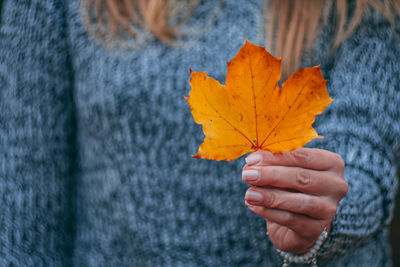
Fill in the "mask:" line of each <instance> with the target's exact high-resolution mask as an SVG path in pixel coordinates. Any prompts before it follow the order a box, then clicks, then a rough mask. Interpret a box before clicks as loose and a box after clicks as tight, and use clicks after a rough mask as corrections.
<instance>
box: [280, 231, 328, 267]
mask: <svg viewBox="0 0 400 267" xmlns="http://www.w3.org/2000/svg"><path fill="white" fill-rule="evenodd" d="M327 237H328V232H327V231H326V227H325V228H324V230H323V231H322V233H321V235H320V236H319V237H318V239H317V241H316V242H315V244H314V246H313V247H312V248H310V250H309V251H308V252H307V253H306V254H303V255H296V254H292V253H288V252H284V251H281V250H279V249H276V250H277V251H278V252H279V254H280V255H281V256H282V257H283V265H282V267H288V266H289V263H290V262H294V263H311V264H312V267H317V252H318V250H319V249H320V248H321V246H322V242H323V241H324V240H325V239H326V238H327Z"/></svg>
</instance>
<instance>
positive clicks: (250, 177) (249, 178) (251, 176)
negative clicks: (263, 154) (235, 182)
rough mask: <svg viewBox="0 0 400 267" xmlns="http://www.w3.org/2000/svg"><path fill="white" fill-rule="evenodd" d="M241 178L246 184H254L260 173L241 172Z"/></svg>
mask: <svg viewBox="0 0 400 267" xmlns="http://www.w3.org/2000/svg"><path fill="white" fill-rule="evenodd" d="M242 178H243V180H244V181H246V182H255V181H257V180H258V178H260V172H259V171H257V170H244V171H243V172H242Z"/></svg>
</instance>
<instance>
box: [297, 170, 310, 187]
mask: <svg viewBox="0 0 400 267" xmlns="http://www.w3.org/2000/svg"><path fill="white" fill-rule="evenodd" d="M296 182H297V184H298V185H299V186H301V187H304V186H308V185H310V183H311V174H310V172H308V171H306V170H300V171H298V172H297V173H296Z"/></svg>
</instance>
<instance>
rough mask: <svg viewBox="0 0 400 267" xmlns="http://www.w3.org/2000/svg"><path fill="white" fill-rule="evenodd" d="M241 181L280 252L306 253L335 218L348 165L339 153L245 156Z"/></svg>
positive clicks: (313, 151)
mask: <svg viewBox="0 0 400 267" xmlns="http://www.w3.org/2000/svg"><path fill="white" fill-rule="evenodd" d="M246 163H247V164H246V165H245V166H244V168H243V174H242V176H243V178H242V179H243V180H244V181H245V182H246V183H248V184H250V185H252V187H251V188H249V189H248V191H247V192H246V195H245V199H246V205H247V206H248V207H249V209H250V210H251V211H253V212H254V213H256V214H258V215H260V216H262V217H263V218H265V220H266V221H267V222H268V223H267V227H268V233H269V237H270V239H271V241H272V243H273V244H274V245H275V247H276V248H278V249H280V250H282V251H286V252H291V253H296V254H302V253H305V252H307V251H308V250H309V248H310V247H312V246H313V245H314V243H315V241H316V240H317V239H318V237H319V235H320V234H321V232H322V231H323V229H324V228H325V227H326V229H327V231H328V232H329V231H330V225H331V222H332V220H333V218H334V217H335V215H336V210H337V207H338V204H339V201H340V200H341V199H342V198H343V197H344V196H345V195H346V193H347V190H348V184H347V182H346V181H345V180H344V178H343V171H344V162H343V160H342V158H341V157H340V156H339V155H338V154H335V153H332V152H330V151H327V150H321V149H311V148H301V149H297V150H294V151H290V152H284V153H282V154H272V153H270V152H268V151H257V152H254V153H252V154H250V155H249V156H248V157H247V158H246Z"/></svg>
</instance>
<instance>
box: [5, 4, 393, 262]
mask: <svg viewBox="0 0 400 267" xmlns="http://www.w3.org/2000/svg"><path fill="white" fill-rule="evenodd" d="M212 2H214V1H204V3H202V4H200V6H199V7H198V8H197V9H196V11H195V13H194V14H193V16H192V18H191V19H190V21H189V22H188V23H187V25H185V27H186V28H187V29H189V30H192V32H193V34H191V35H190V36H189V37H188V39H189V40H192V41H191V42H190V43H189V44H186V45H185V46H183V47H169V46H166V45H164V44H162V43H160V42H159V41H157V40H155V39H153V38H150V39H148V40H147V41H146V42H145V44H144V45H136V46H135V48H134V49H126V48H123V47H119V48H111V49H110V48H107V47H105V46H103V45H101V44H100V43H99V42H97V41H96V40H94V39H93V38H92V37H90V36H89V35H88V34H87V32H86V30H85V26H84V23H83V21H82V16H81V11H80V7H79V1H61V0H60V1H56V0H54V1H50V0H48V1H47V0H46V1H45V0H32V1H26V0H23V1H22V0H21V1H17V0H10V1H6V4H5V6H4V7H3V15H2V20H3V21H2V25H1V31H0V266H71V265H73V266H218V265H220V266H279V265H280V264H282V259H281V258H280V257H279V255H278V254H277V253H276V251H275V249H274V247H273V245H272V244H271V242H270V241H269V240H268V237H267V236H266V235H265V222H264V219H262V218H261V217H259V216H257V215H255V214H253V213H252V212H250V211H249V210H248V209H247V208H246V206H245V205H244V193H245V190H246V188H247V187H248V186H247V185H246V184H245V183H244V182H242V180H241V178H240V177H241V168H242V166H243V165H244V161H243V159H238V160H236V161H234V162H231V163H226V162H214V161H209V160H199V159H192V158H191V155H193V154H194V153H195V152H196V150H197V148H198V145H199V144H200V143H201V142H202V138H203V134H202V130H201V126H199V125H196V124H195V123H194V122H193V119H192V116H191V114H190V110H189V107H188V105H187V104H186V102H185V101H184V99H183V97H182V96H184V95H188V92H189V90H190V88H189V84H188V79H189V75H190V74H189V68H192V69H193V70H195V71H203V70H205V71H207V73H208V74H209V75H210V76H212V77H215V78H217V79H218V80H219V81H221V82H223V81H224V80H225V75H226V62H227V61H229V60H230V59H231V58H232V57H233V56H234V55H235V54H236V53H237V51H238V50H239V48H240V47H241V46H242V45H243V44H244V42H245V40H246V39H249V40H250V41H252V42H256V43H258V44H263V43H262V42H260V41H258V40H261V39H262V37H263V36H262V32H263V30H262V25H261V22H262V19H261V16H262V13H261V10H262V1H260V0H252V1H249V0H238V1H231V0H226V1H224V4H223V6H222V9H221V10H220V11H219V12H218V13H217V16H216V18H215V20H213V21H212V26H211V27H209V28H207V29H205V30H204V31H201V30H196V29H198V28H199V27H201V25H204V23H206V22H207V21H209V16H210V15H209V14H210V13H212V11H213V10H214V7H215V5H214V3H212ZM331 29H332V25H330V26H327V27H326V28H325V29H324V31H323V33H322V35H321V36H320V37H319V39H318V42H317V45H316V48H315V51H314V56H313V60H312V61H311V60H307V59H306V60H304V62H303V64H304V65H305V66H311V65H314V64H319V63H322V70H323V74H324V76H325V78H327V79H329V81H328V90H329V92H330V94H331V96H333V97H335V98H336V100H335V101H334V102H333V103H332V104H331V105H330V106H329V108H328V109H327V110H326V111H325V113H324V114H323V115H321V116H319V117H318V119H317V121H316V123H315V126H316V128H317V130H318V132H319V133H320V134H321V135H323V136H326V137H327V139H324V140H318V141H314V142H311V143H310V144H309V146H310V147H320V148H325V149H328V150H331V151H334V152H336V153H339V154H340V155H342V157H343V158H344V160H345V162H346V170H345V178H346V179H347V181H348V182H349V186H350V187H349V192H348V194H347V196H346V197H345V198H344V199H343V200H342V201H341V203H340V206H339V209H338V213H337V216H336V217H335V219H334V222H333V225H332V232H331V234H330V237H329V240H328V241H327V242H326V243H325V245H324V247H323V249H322V251H321V253H320V255H319V261H320V263H322V262H325V264H326V265H323V266H390V264H391V263H390V248H389V246H388V233H387V225H388V223H389V222H390V218H391V213H392V207H393V199H394V194H395V191H396V187H397V182H396V177H395V161H396V159H395V156H393V153H392V152H393V149H394V148H396V147H397V146H398V144H399V141H400V120H399V118H400V108H399V104H400V64H399V58H400V49H399V46H398V44H396V42H395V39H394V37H393V34H392V31H391V28H390V25H388V23H386V22H385V21H384V20H382V18H381V17H379V16H378V15H376V14H372V13H371V14H370V15H368V16H366V17H365V18H364V19H363V21H362V23H361V25H360V27H359V28H358V29H357V31H356V33H355V34H354V35H353V36H351V37H350V38H349V39H348V40H347V41H346V42H345V43H344V44H343V45H342V46H341V47H340V48H339V49H338V50H337V52H336V53H335V55H334V56H333V57H332V58H328V57H327V54H328V50H329V43H330V39H329V36H330V33H331ZM133 45H135V43H133Z"/></svg>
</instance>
